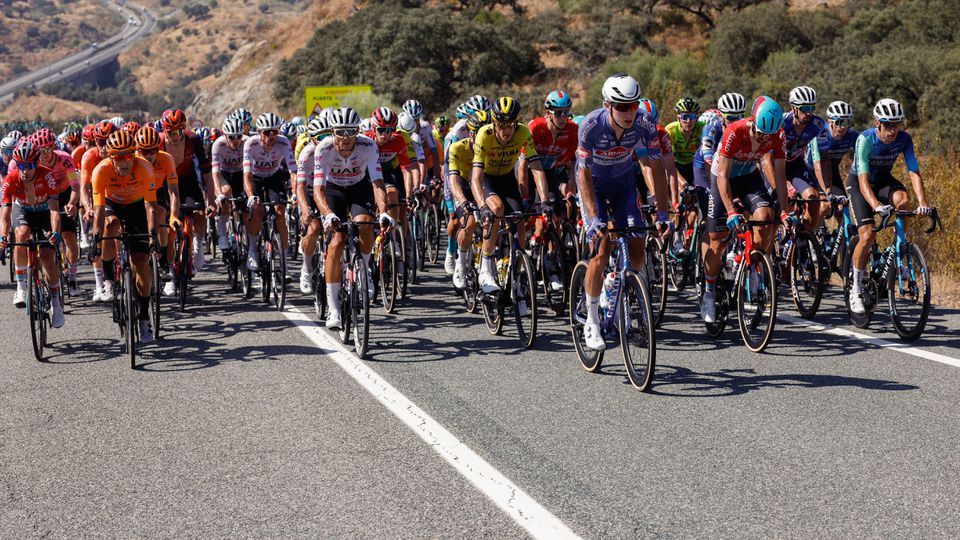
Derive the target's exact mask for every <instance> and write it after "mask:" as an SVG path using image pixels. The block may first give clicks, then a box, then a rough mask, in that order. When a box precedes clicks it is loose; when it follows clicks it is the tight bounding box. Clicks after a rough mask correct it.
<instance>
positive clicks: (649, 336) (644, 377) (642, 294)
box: [617, 270, 657, 392]
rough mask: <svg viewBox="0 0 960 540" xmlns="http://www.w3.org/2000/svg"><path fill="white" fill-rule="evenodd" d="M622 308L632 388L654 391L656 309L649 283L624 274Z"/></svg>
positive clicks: (619, 317) (619, 315)
mask: <svg viewBox="0 0 960 540" xmlns="http://www.w3.org/2000/svg"><path fill="white" fill-rule="evenodd" d="M621 292H622V294H623V297H622V298H623V300H622V304H621V305H620V307H619V311H618V312H617V321H618V324H619V326H620V350H621V352H622V354H623V365H624V366H625V367H626V368H627V377H628V378H629V379H630V384H632V385H633V387H634V388H636V389H637V390H640V391H641V392H642V391H644V390H646V389H647V388H649V387H650V381H652V380H653V372H654V369H655V367H656V363H657V339H656V334H655V327H654V325H653V316H654V315H653V306H652V305H651V301H650V293H649V291H648V290H647V286H646V283H644V282H643V280H642V279H640V277H639V276H637V275H636V274H635V273H633V272H632V271H629V270H628V271H626V272H624V274H623V290H622V291H621Z"/></svg>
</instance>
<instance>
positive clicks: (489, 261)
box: [480, 253, 494, 274]
mask: <svg viewBox="0 0 960 540" xmlns="http://www.w3.org/2000/svg"><path fill="white" fill-rule="evenodd" d="M493 268H494V266H493V255H487V254H486V253H484V254H483V260H482V262H481V264H480V269H481V270H482V271H485V272H487V273H490V274H493V273H494V272H493Z"/></svg>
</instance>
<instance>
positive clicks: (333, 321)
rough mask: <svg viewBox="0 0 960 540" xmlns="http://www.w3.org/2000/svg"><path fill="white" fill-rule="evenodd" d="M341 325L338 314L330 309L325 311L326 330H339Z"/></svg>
mask: <svg viewBox="0 0 960 540" xmlns="http://www.w3.org/2000/svg"><path fill="white" fill-rule="evenodd" d="M341 324H342V323H341V321H340V312H338V311H334V310H332V309H331V310H329V311H327V328H329V329H330V330H339V329H340V325H341Z"/></svg>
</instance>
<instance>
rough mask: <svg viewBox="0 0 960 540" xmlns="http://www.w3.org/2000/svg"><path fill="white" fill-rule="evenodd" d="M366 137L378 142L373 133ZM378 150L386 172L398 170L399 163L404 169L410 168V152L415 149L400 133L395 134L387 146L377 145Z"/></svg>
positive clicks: (370, 132)
mask: <svg viewBox="0 0 960 540" xmlns="http://www.w3.org/2000/svg"><path fill="white" fill-rule="evenodd" d="M364 135H366V136H367V137H370V138H371V139H373V140H374V142H376V140H377V139H376V134H375V133H374V132H373V131H367V132H366V133H364ZM377 149H378V150H379V151H380V166H381V167H382V168H383V171H384V172H390V171H393V170H394V169H396V168H397V163H398V162H399V164H400V167H403V168H404V169H406V168H407V167H409V166H410V161H411V160H410V152H411V151H412V150H413V149H412V148H410V147H409V146H408V145H407V140H406V139H404V138H403V136H402V135H400V134H399V133H397V132H394V133H393V135H391V136H390V140H388V141H387V142H386V143H385V144H380V143H377Z"/></svg>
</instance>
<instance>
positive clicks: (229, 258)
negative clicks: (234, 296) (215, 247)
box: [220, 219, 240, 291]
mask: <svg viewBox="0 0 960 540" xmlns="http://www.w3.org/2000/svg"><path fill="white" fill-rule="evenodd" d="M226 228H227V232H226V237H227V238H228V242H229V244H230V247H229V248H227V249H226V250H223V251H221V252H220V256H221V257H223V265H224V267H226V270H227V285H228V286H229V287H230V290H231V291H232V290H234V289H236V288H237V284H238V283H239V281H240V268H239V266H238V265H237V241H236V239H237V233H236V228H235V227H234V224H233V220H232V219H228V220H227V223H226Z"/></svg>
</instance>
